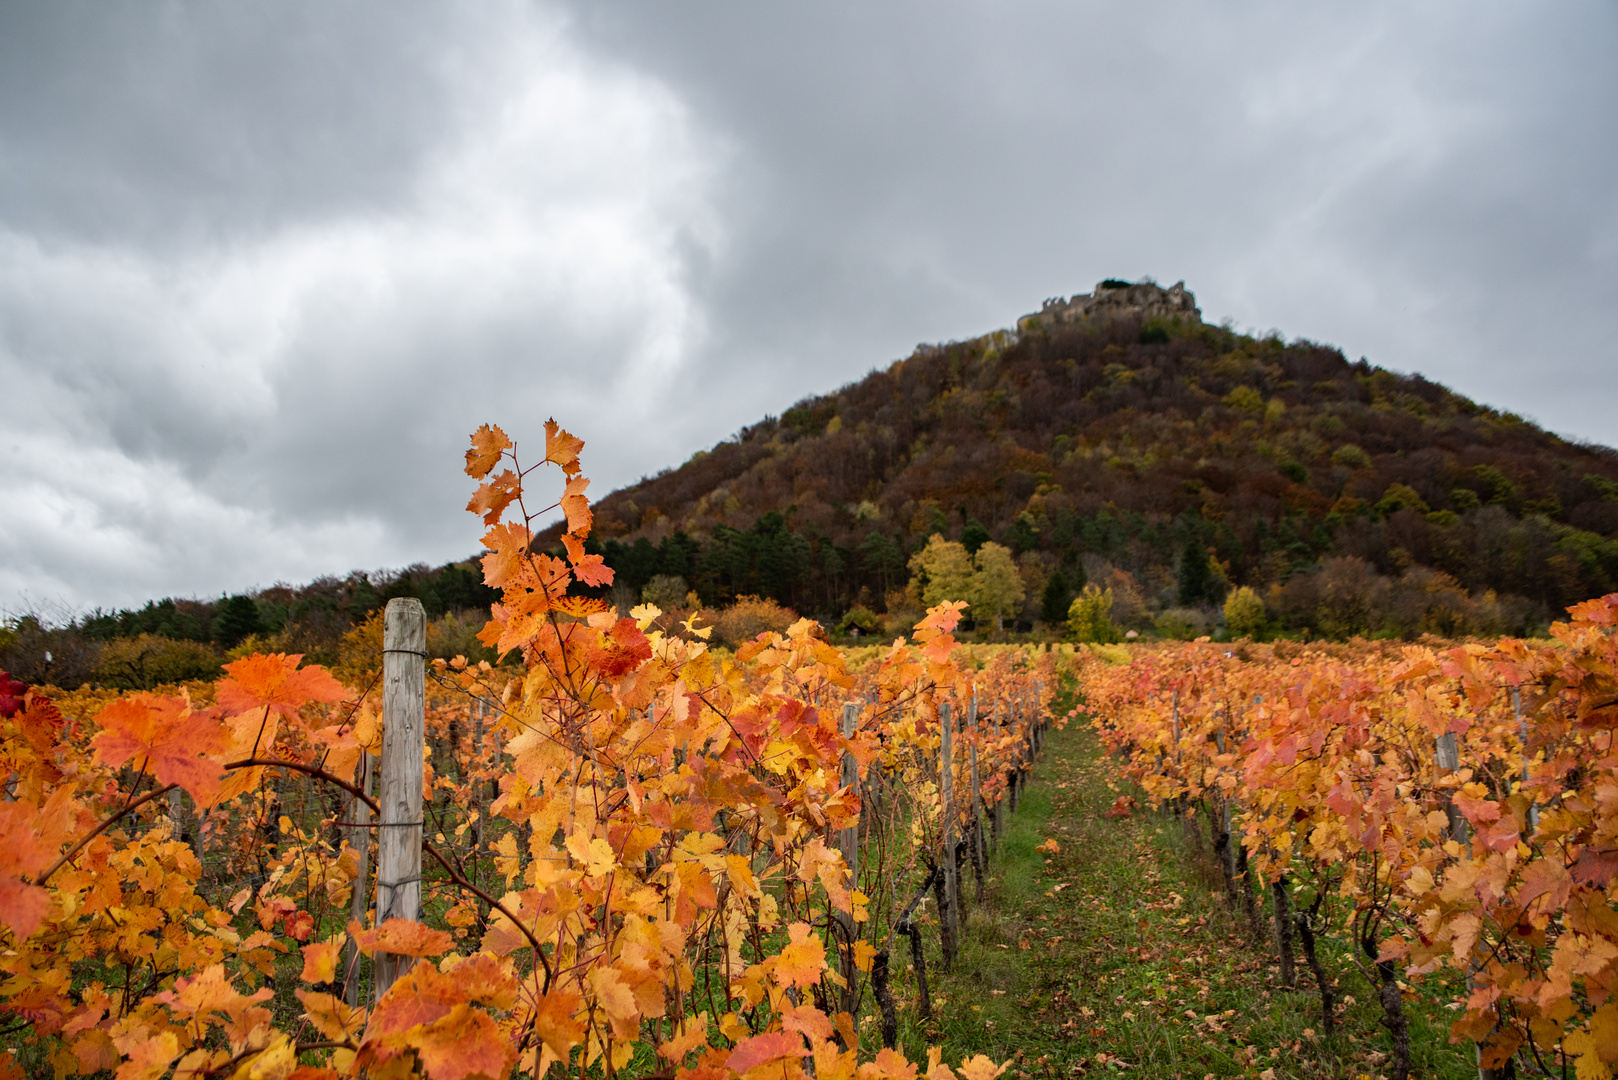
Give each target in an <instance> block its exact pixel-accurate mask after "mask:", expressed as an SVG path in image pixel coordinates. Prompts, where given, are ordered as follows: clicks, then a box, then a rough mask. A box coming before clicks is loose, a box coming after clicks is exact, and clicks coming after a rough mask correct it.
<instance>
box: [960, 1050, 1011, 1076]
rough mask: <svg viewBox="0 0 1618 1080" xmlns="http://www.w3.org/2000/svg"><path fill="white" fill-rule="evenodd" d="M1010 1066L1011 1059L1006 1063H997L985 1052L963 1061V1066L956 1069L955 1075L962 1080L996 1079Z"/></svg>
mask: <svg viewBox="0 0 1618 1080" xmlns="http://www.w3.org/2000/svg"><path fill="white" fill-rule="evenodd" d="M1010 1066H1011V1062H1009V1061H1008V1062H1006V1063H1005V1064H1004V1065H996V1064H995V1063H994V1062H992V1061H990V1060H989V1059H988V1058H987V1057H986V1056H984V1055H983V1054H979V1055H977V1056H976V1057H974V1058H972V1059H971V1060H970V1061H963V1062H961V1067H960V1068H959V1069H956V1070H955V1075H956V1076H958V1077H960V1078H961V1080H995V1078H996V1077H998V1076H999V1075H1000V1074H1001V1073H1003V1072H1005V1071H1006V1069H1008V1068H1010Z"/></svg>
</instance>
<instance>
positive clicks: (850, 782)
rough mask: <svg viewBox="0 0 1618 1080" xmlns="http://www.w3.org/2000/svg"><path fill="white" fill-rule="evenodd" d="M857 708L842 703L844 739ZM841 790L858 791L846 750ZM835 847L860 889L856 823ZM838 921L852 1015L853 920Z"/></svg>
mask: <svg viewBox="0 0 1618 1080" xmlns="http://www.w3.org/2000/svg"><path fill="white" fill-rule="evenodd" d="M858 714H859V708H858V706H856V705H855V704H854V703H853V702H852V701H849V702H844V703H843V738H845V739H852V738H853V737H854V725H855V724H856V723H857V722H858V719H859V715H858ZM842 782H843V787H844V788H847V789H852V790H858V788H859V782H860V765H859V762H858V761H856V760H854V755H853V754H851V753H849V752H848V751H847V750H845V751H843V775H842ZM860 816H861V817H864V816H865V808H864V806H863V805H862V806H861V807H860ZM837 846H838V847H839V848H840V849H841V850H842V853H843V863H844V865H846V866H847V867H848V889H849V892H851V893H852V892H853V891H854V890H855V889H857V888H859V886H860V827H859V824H858V823H857V822H856V823H855V824H853V825H850V826H848V827H847V828H844V829H841V830H839V831H838V834H837ZM837 921H838V922H839V923H841V924H842V927H843V937H844V939H845V941H846V944H845V945H844V947H843V979H844V986H843V993H842V1004H843V1011H844V1012H846V1013H848V1014H849V1015H851V1016H852V1015H853V1013H854V1008H855V1006H856V1004H857V1003H858V1001H859V997H858V994H857V993H856V991H857V988H858V980H859V974H860V973H859V967H858V966H857V965H856V964H855V962H854V931H855V927H854V919H853V916H851V915H850V914H849V913H847V912H843V911H839V912H838V913H837Z"/></svg>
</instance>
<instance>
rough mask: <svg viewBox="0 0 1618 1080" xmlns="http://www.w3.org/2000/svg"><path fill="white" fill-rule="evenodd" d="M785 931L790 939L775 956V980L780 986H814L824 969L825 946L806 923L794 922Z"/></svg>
mask: <svg viewBox="0 0 1618 1080" xmlns="http://www.w3.org/2000/svg"><path fill="white" fill-rule="evenodd" d="M787 932H788V933H789V934H790V935H791V938H792V940H791V942H790V943H788V945H787V946H786V948H784V949H782V950H781V952H780V955H779V956H777V957H776V961H775V978H776V981H777V982H779V983H780V984H781V985H782V986H802V987H810V986H814V985H815V984H816V983H818V982H820V976H821V974H822V973H823V972H824V971H825V969H826V946H825V944H824V943H822V942H821V940H820V938H818V937H816V936H815V933H814V930H813V928H812V927H810V925H809V924H808V923H803V922H795V923H793V924H792V925H791V926H790V927H788V928H787Z"/></svg>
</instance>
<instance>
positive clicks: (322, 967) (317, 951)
mask: <svg viewBox="0 0 1618 1080" xmlns="http://www.w3.org/2000/svg"><path fill="white" fill-rule="evenodd" d="M342 953H343V935H342V934H338V935H337V936H336V937H334V938H331V939H329V940H327V941H320V942H316V943H315V944H313V945H305V946H304V947H303V973H302V974H301V975H299V976H298V978H300V979H302V980H303V981H304V982H309V983H323V982H332V981H334V980H335V979H336V978H337V961H338V959H339V958H340V957H341V956H342Z"/></svg>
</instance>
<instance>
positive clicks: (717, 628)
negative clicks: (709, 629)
mask: <svg viewBox="0 0 1618 1080" xmlns="http://www.w3.org/2000/svg"><path fill="white" fill-rule="evenodd" d="M797 621H798V613H797V612H795V611H793V610H792V609H791V608H784V607H782V606H781V605H780V604H777V603H776V602H775V601H774V600H770V599H767V598H765V597H758V596H738V597H737V598H736V602H735V603H734V604H732V605H731V606H730V607H728V608H726V609H725V610H724V611H721V612H720V613H719V615H718V617H717V618H715V619H714V633H715V634H716V635H718V637H719V640H720V641H721V642H722V643H724V644H726V645H729V646H730V647H731V648H733V649H734V648H736V647H737V646H738V645H745V644H746V643H747V642H749V641H752V640H753V639H754V638H756V637H758V636H759V635H760V634H762V633H764V632H765V631H767V630H774V631H775V632H776V633H785V632H786V629H787V627H789V626H791V625H792V624H793V623H795V622H797Z"/></svg>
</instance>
